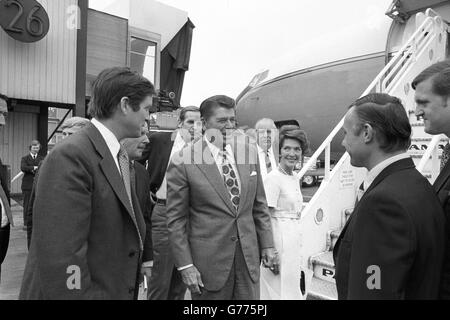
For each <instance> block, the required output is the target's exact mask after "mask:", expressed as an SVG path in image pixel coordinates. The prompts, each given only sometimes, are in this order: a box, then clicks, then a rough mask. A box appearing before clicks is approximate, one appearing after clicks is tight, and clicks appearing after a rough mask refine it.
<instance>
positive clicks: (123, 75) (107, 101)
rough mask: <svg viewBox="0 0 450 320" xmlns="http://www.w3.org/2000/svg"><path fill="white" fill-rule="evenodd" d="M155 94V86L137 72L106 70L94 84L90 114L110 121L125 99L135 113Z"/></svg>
mask: <svg viewBox="0 0 450 320" xmlns="http://www.w3.org/2000/svg"><path fill="white" fill-rule="evenodd" d="M153 94H155V88H154V86H153V84H152V83H151V82H150V81H149V80H148V79H146V78H145V77H143V76H141V75H140V74H138V73H137V72H133V71H131V70H130V69H129V68H125V67H114V68H109V69H105V70H103V71H102V72H101V73H100V74H99V75H98V77H97V78H96V79H95V80H94V82H93V83H92V97H91V101H90V103H89V114H90V115H91V117H93V118H97V119H108V118H110V117H111V116H112V115H113V114H114V112H115V111H116V108H117V106H118V105H119V103H120V100H121V99H122V98H123V97H127V98H128V99H129V102H130V106H131V108H132V110H133V111H138V110H139V104H140V103H141V102H142V101H143V100H144V99H145V98H146V97H147V96H150V95H153Z"/></svg>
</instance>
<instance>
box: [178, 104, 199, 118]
mask: <svg viewBox="0 0 450 320" xmlns="http://www.w3.org/2000/svg"><path fill="white" fill-rule="evenodd" d="M188 112H200V109H199V108H198V107H194V106H189V107H185V108H182V109H181V112H180V117H179V118H178V119H179V121H180V122H183V121H184V120H186V114H187V113H188Z"/></svg>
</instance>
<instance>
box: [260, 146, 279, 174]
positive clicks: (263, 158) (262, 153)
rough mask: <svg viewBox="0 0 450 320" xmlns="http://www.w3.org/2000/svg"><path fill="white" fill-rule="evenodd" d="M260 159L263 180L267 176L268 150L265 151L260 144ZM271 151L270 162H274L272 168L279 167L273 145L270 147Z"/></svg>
mask: <svg viewBox="0 0 450 320" xmlns="http://www.w3.org/2000/svg"><path fill="white" fill-rule="evenodd" d="M257 147H258V159H259V168H260V171H261V177H262V179H263V181H264V180H265V179H266V177H267V165H266V151H264V150H263V149H262V148H261V147H260V146H258V145H257ZM268 151H269V159H270V163H271V164H272V170H276V169H277V166H278V165H277V163H276V161H275V155H274V154H273V147H270V149H269V150H268Z"/></svg>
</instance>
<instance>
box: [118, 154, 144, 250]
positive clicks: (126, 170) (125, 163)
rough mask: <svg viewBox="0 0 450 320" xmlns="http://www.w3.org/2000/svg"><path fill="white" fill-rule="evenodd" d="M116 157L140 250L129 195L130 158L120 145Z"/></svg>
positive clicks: (142, 246)
mask: <svg viewBox="0 0 450 320" xmlns="http://www.w3.org/2000/svg"><path fill="white" fill-rule="evenodd" d="M118 159H119V167H120V172H121V173H122V181H123V184H124V185H125V190H126V191H127V195H128V200H129V201H130V206H131V211H132V215H131V217H132V220H133V222H134V225H135V226H136V230H137V232H138V235H139V244H140V247H141V250H143V248H144V245H143V241H142V237H141V233H140V232H139V227H138V224H137V221H136V215H135V213H134V207H133V200H132V197H131V180H130V160H129V159H128V154H127V152H126V151H125V149H123V147H122V146H121V147H120V150H119V154H118ZM133 174H134V170H133Z"/></svg>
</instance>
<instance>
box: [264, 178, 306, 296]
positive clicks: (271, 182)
mask: <svg viewBox="0 0 450 320" xmlns="http://www.w3.org/2000/svg"><path fill="white" fill-rule="evenodd" d="M264 188H265V191H266V197H267V204H268V206H269V207H272V208H275V212H274V214H273V216H271V221H272V230H273V237H274V242H275V249H276V250H277V251H278V256H279V258H280V274H278V275H274V274H273V273H272V272H271V271H270V270H269V269H266V268H264V267H262V268H261V300H303V299H304V297H303V295H302V293H301V290H300V277H301V269H300V263H301V261H300V255H299V249H300V241H301V235H300V232H299V231H298V230H299V226H300V218H301V211H302V209H303V196H302V193H301V189H300V179H299V177H298V175H297V174H296V173H295V172H294V175H293V176H289V175H286V174H283V173H281V172H280V171H279V169H275V170H273V171H272V172H271V173H270V174H268V175H267V177H266V179H265V180H264Z"/></svg>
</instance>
